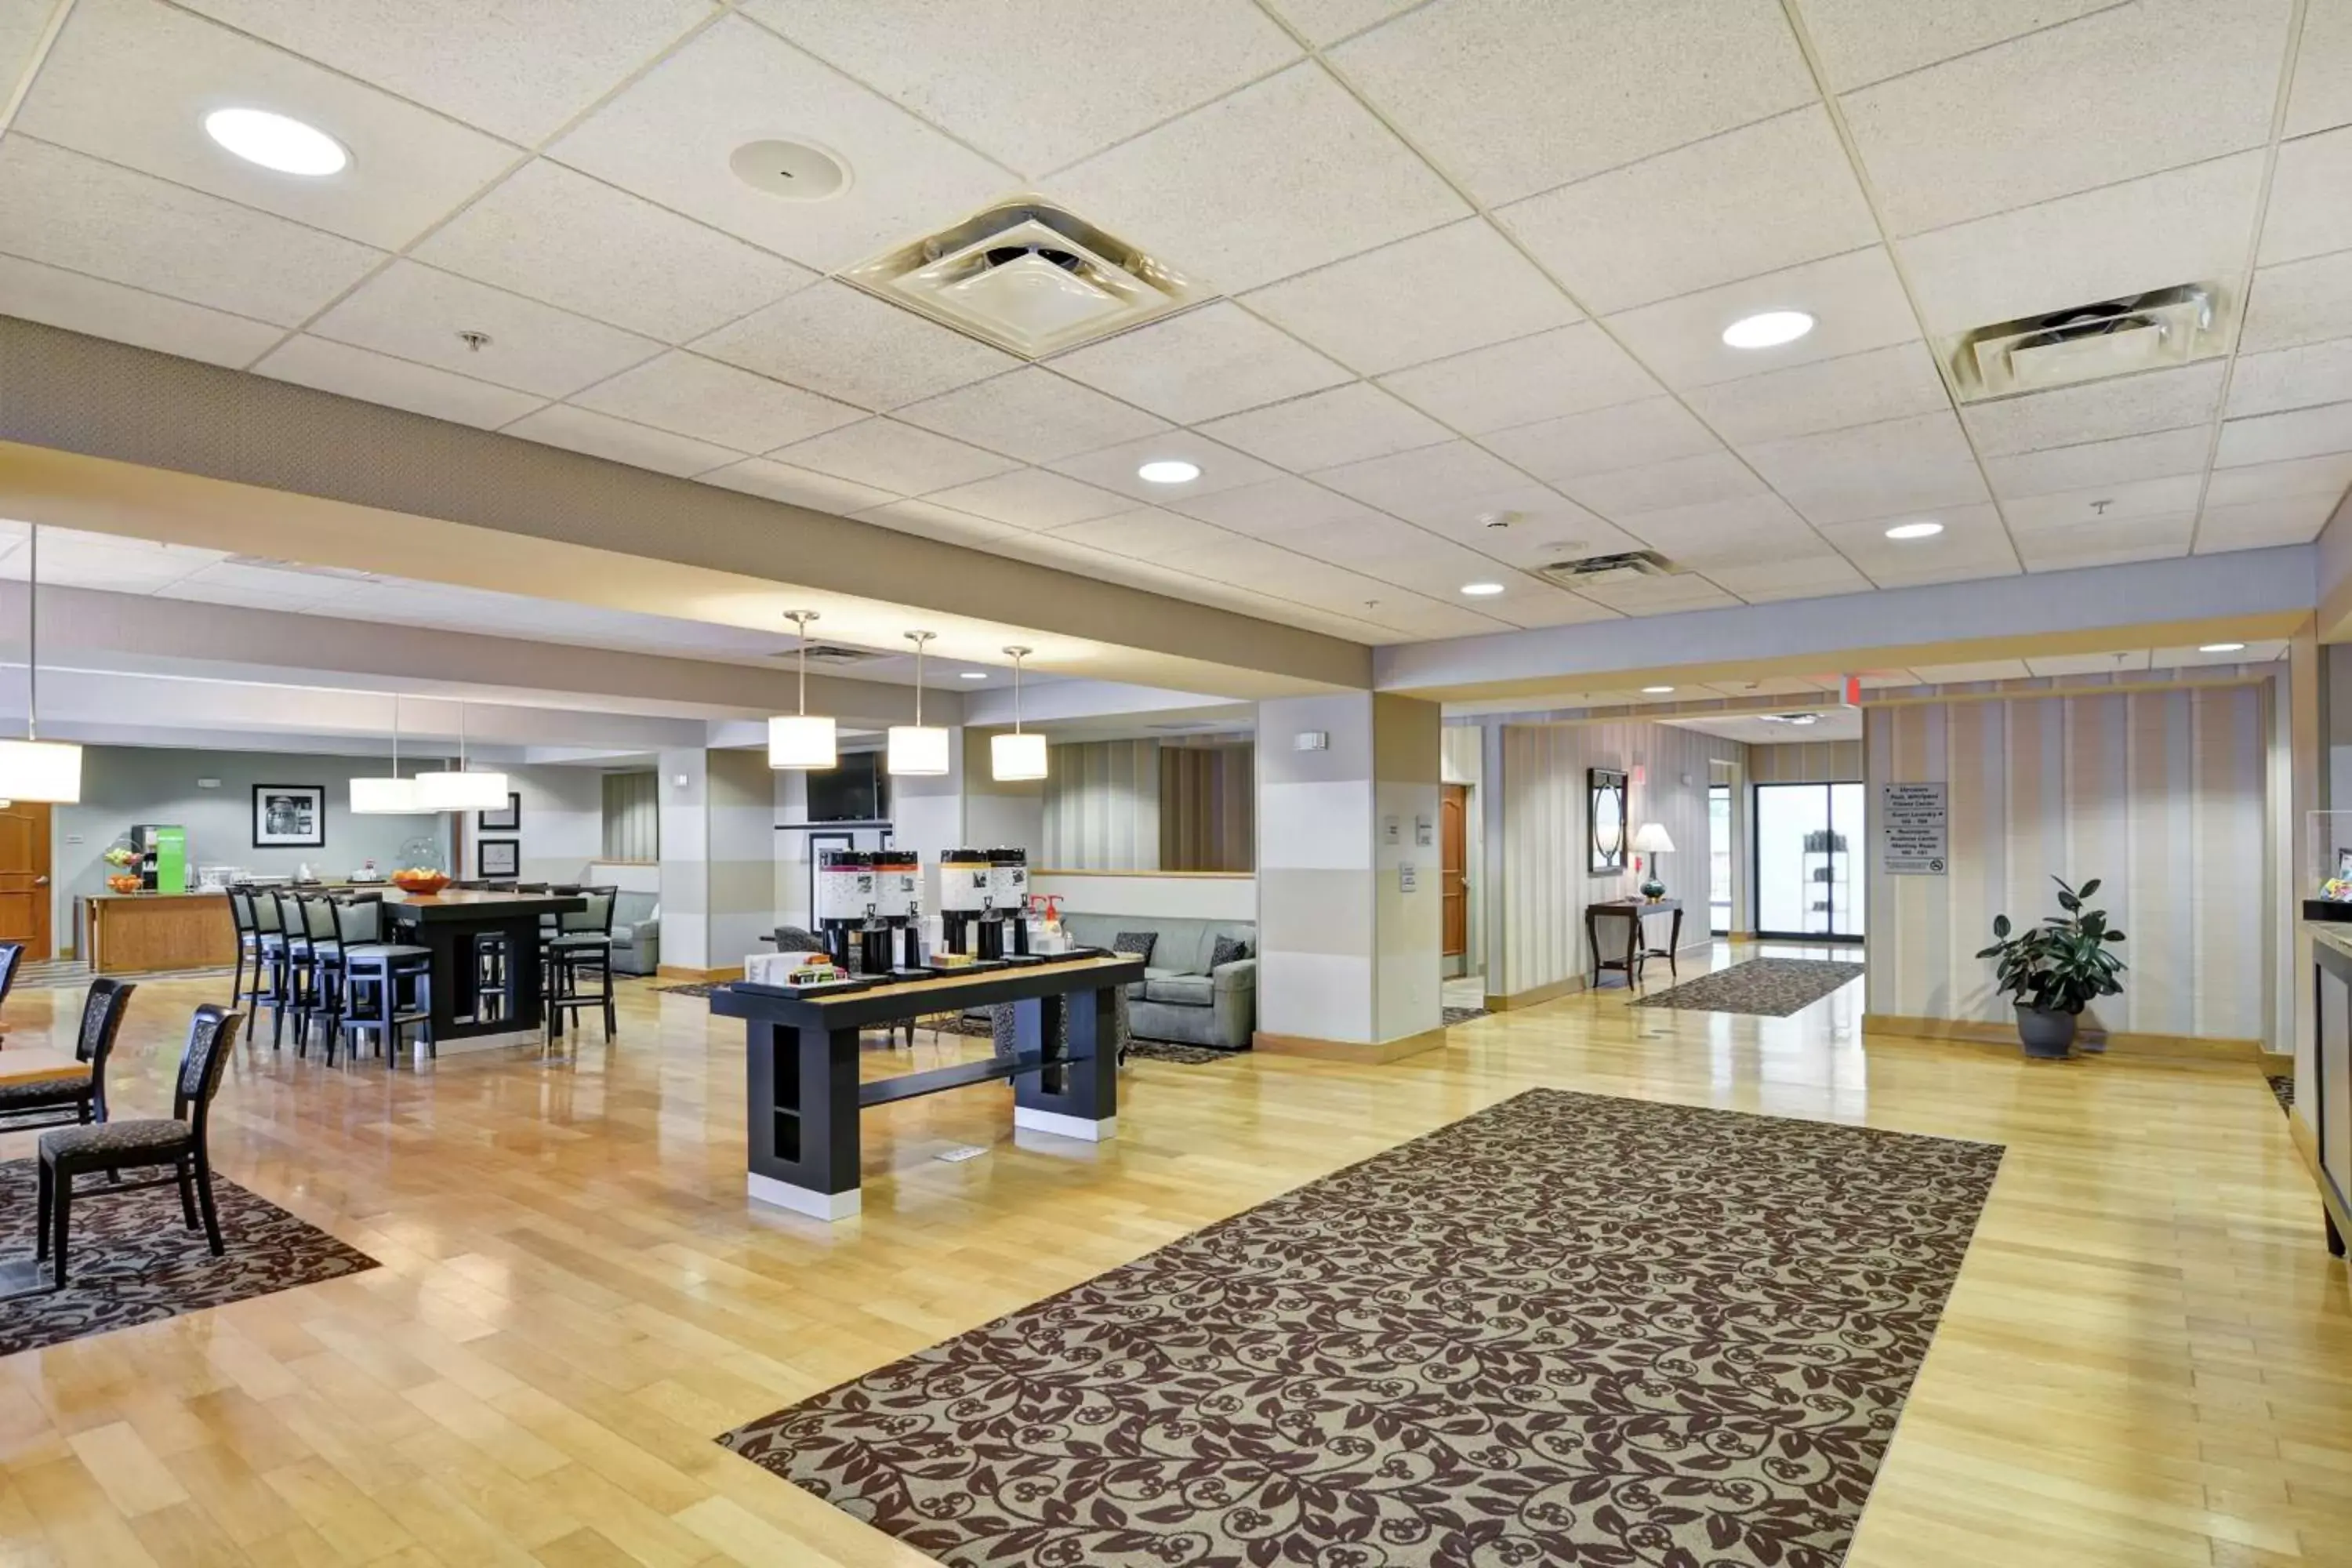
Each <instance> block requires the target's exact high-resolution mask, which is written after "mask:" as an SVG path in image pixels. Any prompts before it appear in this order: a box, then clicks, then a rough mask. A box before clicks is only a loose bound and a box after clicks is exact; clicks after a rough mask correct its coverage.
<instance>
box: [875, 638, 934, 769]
mask: <svg viewBox="0 0 2352 1568" xmlns="http://www.w3.org/2000/svg"><path fill="white" fill-rule="evenodd" d="M937 636H939V634H938V633H937V632H908V634H907V640H908V642H910V643H913V644H914V645H915V721H914V722H913V723H911V724H893V725H891V726H890V760H889V763H888V764H887V766H888V768H889V771H890V773H891V774H892V776H894V777H900V778H937V777H939V776H940V774H941V773H946V772H947V771H948V732H947V731H945V730H942V729H940V728H939V727H938V726H937V725H926V724H925V723H924V722H923V645H924V644H925V643H927V642H929V641H930V640H931V639H932V638H933V637H937Z"/></svg>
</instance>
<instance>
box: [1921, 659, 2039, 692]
mask: <svg viewBox="0 0 2352 1568" xmlns="http://www.w3.org/2000/svg"><path fill="white" fill-rule="evenodd" d="M1911 673H1912V674H1914V675H1916V676H1917V677H1918V678H1919V679H1920V681H1921V682H1922V683H1923V684H1925V685H1928V686H1974V685H1976V684H1978V683H1979V682H1981V681H1987V680H2027V679H2032V675H2033V672H2032V670H2030V669H2028V668H2025V661H2024V660H2023V659H2021V658H1990V659H1980V660H1979V661H1977V662H1975V663H1973V664H1923V665H1919V666H1917V667H1916V668H1914V669H1913V670H1912V672H1911Z"/></svg>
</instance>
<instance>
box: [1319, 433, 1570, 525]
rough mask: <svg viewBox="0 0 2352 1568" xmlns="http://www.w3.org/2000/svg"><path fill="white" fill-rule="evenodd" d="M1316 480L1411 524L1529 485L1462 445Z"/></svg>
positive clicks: (1351, 467)
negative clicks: (1472, 500)
mask: <svg viewBox="0 0 2352 1568" xmlns="http://www.w3.org/2000/svg"><path fill="white" fill-rule="evenodd" d="M1315 479H1316V482H1317V483H1318V484H1323V485H1328V486H1329V487H1330V488H1331V489H1335V490H1338V491H1339V492H1340V493H1341V494H1343V495H1348V496H1352V497H1354V498H1355V499H1356V500H1360V501H1362V502H1363V503H1364V504H1365V505H1367V506H1372V507H1377V508H1379V509H1380V510H1383V511H1387V512H1391V513H1393V514H1394V515H1396V516H1398V517H1402V518H1404V519H1406V520H1408V521H1414V522H1419V521H1423V518H1424V517H1426V516H1428V515H1430V514H1432V513H1433V512H1437V511H1444V512H1448V513H1450V512H1451V511H1453V510H1454V509H1455V508H1456V507H1457V506H1458V504H1459V503H1460V500H1461V498H1465V497H1468V496H1474V495H1478V494H1482V493H1486V492H1489V491H1496V490H1504V489H1514V488H1516V487H1519V486H1524V485H1525V484H1527V483H1528V477H1527V476H1526V475H1525V474H1522V473H1520V472H1519V471H1518V470H1517V468H1512V467H1511V466H1510V465H1509V464H1508V463H1506V462H1504V461H1503V460H1502V459H1501V458H1497V457H1496V456H1495V455H1494V454H1493V453H1491V452H1486V451H1482V450H1480V449H1479V448H1478V447H1475V446H1474V445H1472V444H1471V443H1470V442H1467V441H1452V442H1448V443H1447V444H1445V445H1444V446H1442V447H1423V448H1421V449H1419V450H1417V451H1412V452H1403V453H1397V454H1393V455H1391V456H1389V457H1384V458H1369V459H1367V460H1365V461H1363V462H1359V463H1349V464H1347V465H1345V466H1343V467H1339V468H1331V469H1328V470H1327V471H1325V472H1322V473H1318V474H1317V475H1316V476H1315Z"/></svg>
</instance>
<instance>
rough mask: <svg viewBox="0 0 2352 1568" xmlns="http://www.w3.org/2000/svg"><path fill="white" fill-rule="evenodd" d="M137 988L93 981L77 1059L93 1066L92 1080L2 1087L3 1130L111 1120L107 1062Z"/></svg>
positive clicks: (77, 1037)
mask: <svg viewBox="0 0 2352 1568" xmlns="http://www.w3.org/2000/svg"><path fill="white" fill-rule="evenodd" d="M138 989H139V987H138V986H136V985H134V984H131V982H130V981H128V980H110V979H104V978H101V979H98V980H93V981H91V982H90V983H89V992H88V994H85V995H84V996H83V997H82V1001H81V1028H80V1030H79V1032H78V1033H77V1034H76V1035H75V1036H74V1055H75V1056H76V1057H78V1058H80V1060H81V1061H82V1062H83V1063H84V1064H85V1065H87V1066H88V1067H89V1074H88V1076H86V1077H83V1078H78V1079H64V1080H62V1081H60V1082H57V1083H16V1084H8V1085H5V1086H0V1132H29V1131H32V1130H33V1129H34V1128H37V1127H71V1126H75V1125H78V1124H79V1123H82V1122H88V1121H105V1120H106V1059H107V1058H108V1057H109V1056H110V1055H111V1054H112V1053H113V1050H114V1037H115V1035H116V1034H117V1033H119V1032H120V1031H121V1028H122V1016H123V1015H124V1014H125V1013H127V1012H129V1011H130V1010H131V993H132V992H133V991H136V990H138Z"/></svg>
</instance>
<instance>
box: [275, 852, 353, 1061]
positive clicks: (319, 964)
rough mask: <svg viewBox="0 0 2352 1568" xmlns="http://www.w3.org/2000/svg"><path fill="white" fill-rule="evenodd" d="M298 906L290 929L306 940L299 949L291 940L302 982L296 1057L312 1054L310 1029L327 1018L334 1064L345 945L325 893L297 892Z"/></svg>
mask: <svg viewBox="0 0 2352 1568" xmlns="http://www.w3.org/2000/svg"><path fill="white" fill-rule="evenodd" d="M294 906H295V910H296V913H297V916H298V919H297V920H296V921H295V922H294V925H293V926H292V927H291V928H289V929H291V930H298V931H301V932H302V933H303V938H304V940H303V942H301V944H300V945H299V947H297V946H296V945H295V944H294V942H292V941H291V939H290V938H289V942H288V943H287V947H288V951H289V953H290V954H291V956H292V957H293V959H294V962H295V964H296V969H297V973H298V976H299V984H297V986H296V987H295V996H296V1004H295V1011H294V1054H295V1055H296V1056H298V1057H299V1056H306V1055H308V1054H309V1053H310V1026H311V1025H312V1024H314V1023H315V1022H317V1021H318V1019H319V1018H320V1017H321V1016H324V1017H325V1018H326V1020H327V1061H328V1063H329V1064H330V1065H332V1064H333V1062H334V1059H335V1026H336V1021H337V1020H338V1019H339V1018H340V1017H341V1014H342V1006H343V944H342V942H341V941H339V940H338V939H337V938H336V935H335V900H332V899H331V898H329V897H328V896H327V895H326V894H324V893H297V894H295V895H294Z"/></svg>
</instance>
